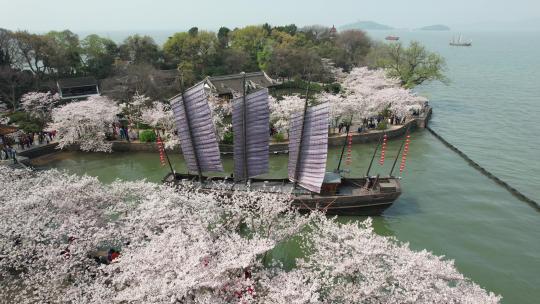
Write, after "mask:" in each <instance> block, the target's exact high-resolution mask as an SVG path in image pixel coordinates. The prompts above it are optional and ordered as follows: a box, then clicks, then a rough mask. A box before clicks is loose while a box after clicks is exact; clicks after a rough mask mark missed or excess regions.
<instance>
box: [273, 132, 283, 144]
mask: <svg viewBox="0 0 540 304" xmlns="http://www.w3.org/2000/svg"><path fill="white" fill-rule="evenodd" d="M274 141H276V142H283V141H285V135H284V134H283V133H276V134H275V135H274Z"/></svg>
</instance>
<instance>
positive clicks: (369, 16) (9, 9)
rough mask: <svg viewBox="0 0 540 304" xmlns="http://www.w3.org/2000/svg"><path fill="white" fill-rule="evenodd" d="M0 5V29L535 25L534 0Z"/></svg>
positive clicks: (106, 0)
mask: <svg viewBox="0 0 540 304" xmlns="http://www.w3.org/2000/svg"><path fill="white" fill-rule="evenodd" d="M0 10H1V11H0V16H1V18H0V27H3V28H8V29H12V30H16V29H27V30H30V31H40V32H41V31H48V30H60V29H66V28H67V29H71V30H73V31H116V30H131V31H132V30H183V29H188V28H190V27H191V26H198V27H199V28H201V29H216V28H218V27H219V26H222V25H225V26H228V27H231V28H233V27H235V26H242V25H246V24H261V23H264V22H269V23H271V24H274V25H275V24H288V23H296V24H297V25H308V24H322V25H329V26H330V25H332V24H335V25H336V26H339V25H343V24H346V23H351V22H355V21H358V20H373V21H376V22H379V23H383V24H387V25H390V26H393V27H398V28H415V27H419V26H424V25H430V24H437V23H442V24H447V25H450V26H456V25H457V26H458V27H463V26H466V25H471V26H474V25H476V26H481V25H484V26H486V25H487V26H489V25H491V24H514V23H523V22H526V23H529V24H530V23H531V21H532V23H534V24H535V25H537V24H540V22H537V21H539V20H540V0H444V1H439V0H330V1H323V0H310V1H307V0H301V1H298V0H265V1H256V0H222V1H216V0H214V1H212V0H190V1H185V0H153V1H149V0H146V1H145V0H90V1H88V0H86V1H79V0H0Z"/></svg>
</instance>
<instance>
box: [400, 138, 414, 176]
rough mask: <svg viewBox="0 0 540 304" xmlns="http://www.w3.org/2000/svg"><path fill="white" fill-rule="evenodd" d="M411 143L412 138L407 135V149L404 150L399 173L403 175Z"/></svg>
mask: <svg viewBox="0 0 540 304" xmlns="http://www.w3.org/2000/svg"><path fill="white" fill-rule="evenodd" d="M410 142H411V136H410V135H407V140H406V141H405V148H404V149H403V156H402V157H401V165H400V166H399V173H402V172H403V170H404V169H405V163H406V162H407V154H408V153H409V143H410Z"/></svg>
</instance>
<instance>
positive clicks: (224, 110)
mask: <svg viewBox="0 0 540 304" xmlns="http://www.w3.org/2000/svg"><path fill="white" fill-rule="evenodd" d="M207 94H208V104H209V105H210V109H211V110H212V120H213V122H214V127H215V128H216V133H217V134H216V135H217V136H218V138H220V139H223V136H224V135H225V133H227V132H229V131H230V130H231V129H232V102H230V101H227V100H223V99H221V98H219V96H218V95H217V94H214V93H212V92H207ZM233 96H234V97H235V98H236V97H238V96H239V95H238V94H237V93H236V92H233Z"/></svg>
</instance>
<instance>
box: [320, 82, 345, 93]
mask: <svg viewBox="0 0 540 304" xmlns="http://www.w3.org/2000/svg"><path fill="white" fill-rule="evenodd" d="M324 91H325V92H327V93H332V94H338V93H339V92H340V91H341V84H339V83H338V82H334V83H331V84H328V85H325V86H324Z"/></svg>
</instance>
